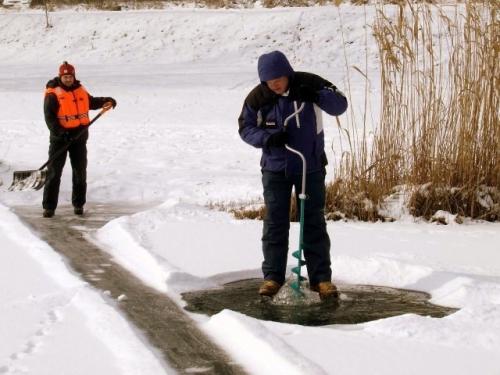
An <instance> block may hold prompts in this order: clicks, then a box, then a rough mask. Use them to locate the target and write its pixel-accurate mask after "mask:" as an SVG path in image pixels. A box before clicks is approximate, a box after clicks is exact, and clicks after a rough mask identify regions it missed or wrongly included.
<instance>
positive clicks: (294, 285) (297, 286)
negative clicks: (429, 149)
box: [292, 194, 306, 293]
mask: <svg viewBox="0 0 500 375" xmlns="http://www.w3.org/2000/svg"><path fill="white" fill-rule="evenodd" d="M299 199H300V231H299V233H300V234H299V249H298V250H297V251H295V252H294V253H293V254H292V255H293V256H294V257H295V258H297V260H298V264H297V267H293V268H292V272H293V273H295V274H296V275H297V280H296V281H295V282H293V283H292V288H293V289H294V290H295V291H296V292H299V293H300V283H301V281H303V280H305V278H304V277H302V276H301V269H302V266H303V265H304V264H305V263H306V262H305V261H304V260H302V251H303V248H304V211H305V204H306V202H305V199H306V197H305V196H303V195H302V194H300V195H299Z"/></svg>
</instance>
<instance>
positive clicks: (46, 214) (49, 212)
mask: <svg viewBox="0 0 500 375" xmlns="http://www.w3.org/2000/svg"><path fill="white" fill-rule="evenodd" d="M54 213H55V210H51V209H50V208H46V209H45V210H43V217H52V216H54Z"/></svg>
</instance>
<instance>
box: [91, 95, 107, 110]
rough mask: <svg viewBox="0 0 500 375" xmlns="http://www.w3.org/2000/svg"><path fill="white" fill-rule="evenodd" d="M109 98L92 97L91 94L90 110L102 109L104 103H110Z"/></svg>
mask: <svg viewBox="0 0 500 375" xmlns="http://www.w3.org/2000/svg"><path fill="white" fill-rule="evenodd" d="M109 99H110V98H108V97H100V96H96V97H94V96H92V95H90V94H89V107H90V109H101V108H102V107H103V105H104V103H106V102H109Z"/></svg>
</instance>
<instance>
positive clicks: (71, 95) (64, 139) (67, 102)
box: [42, 61, 116, 217]
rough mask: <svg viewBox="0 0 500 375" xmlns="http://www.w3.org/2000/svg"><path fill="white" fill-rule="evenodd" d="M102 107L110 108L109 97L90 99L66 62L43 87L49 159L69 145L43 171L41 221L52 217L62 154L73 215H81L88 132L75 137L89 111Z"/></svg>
mask: <svg viewBox="0 0 500 375" xmlns="http://www.w3.org/2000/svg"><path fill="white" fill-rule="evenodd" d="M106 103H111V104H112V106H113V108H114V107H115V106H116V101H115V100H114V99H113V98H110V97H93V96H91V95H90V94H89V93H88V92H87V90H85V88H84V87H83V86H82V85H81V84H80V81H78V80H77V79H75V68H74V67H73V65H70V64H68V63H67V62H66V61H65V62H64V63H63V64H62V65H61V66H60V67H59V75H58V77H55V78H54V79H52V80H50V81H49V82H48V83H47V86H46V90H45V100H44V105H43V107H44V114H45V122H46V124H47V127H48V128H49V130H50V146H49V158H51V157H52V156H53V155H54V154H55V153H56V152H57V151H58V150H60V149H61V148H63V147H64V146H65V145H66V144H68V143H70V146H69V148H68V150H67V152H64V153H62V154H61V155H60V156H59V157H57V158H56V159H55V160H54V161H53V162H52V163H50V164H49V166H48V170H47V180H46V183H45V188H44V191H43V202H42V206H43V217H52V216H54V213H55V210H56V208H57V200H58V196H59V186H60V184H61V174H62V171H63V168H64V164H65V163H66V154H67V153H68V152H69V159H70V161H71V167H72V169H73V193H72V197H71V201H72V203H73V207H74V213H75V214H76V215H83V206H84V205H85V202H86V195H87V139H88V137H89V134H88V131H84V132H83V134H81V136H79V137H78V138H77V137H76V135H77V134H79V133H80V132H81V130H82V129H85V128H86V127H87V126H88V125H89V123H90V120H89V110H91V109H100V108H102V107H103V106H104V105H105V104H106Z"/></svg>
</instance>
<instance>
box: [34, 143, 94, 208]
mask: <svg viewBox="0 0 500 375" xmlns="http://www.w3.org/2000/svg"><path fill="white" fill-rule="evenodd" d="M87 138H88V133H84V134H83V135H82V136H81V137H80V138H79V139H77V140H75V141H73V143H72V144H71V145H70V146H69V148H68V151H67V152H63V153H62V154H61V155H60V156H59V157H58V158H57V159H55V160H54V161H53V162H52V163H51V164H49V166H48V169H47V180H46V182H45V188H44V190H43V202H42V206H43V208H44V209H50V210H55V209H56V208H57V200H58V197H59V186H60V184H61V174H62V171H63V168H64V164H65V163H66V154H68V153H69V159H70V162H71V167H72V169H73V194H72V197H71V201H72V203H73V206H74V207H83V206H84V204H85V202H86V195H87ZM65 144H66V143H65V142H64V141H62V140H59V139H55V138H51V139H50V146H49V158H51V157H52V155H54V154H55V153H56V152H57V151H58V150H60V149H61V148H62V147H64V145H65Z"/></svg>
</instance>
